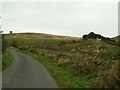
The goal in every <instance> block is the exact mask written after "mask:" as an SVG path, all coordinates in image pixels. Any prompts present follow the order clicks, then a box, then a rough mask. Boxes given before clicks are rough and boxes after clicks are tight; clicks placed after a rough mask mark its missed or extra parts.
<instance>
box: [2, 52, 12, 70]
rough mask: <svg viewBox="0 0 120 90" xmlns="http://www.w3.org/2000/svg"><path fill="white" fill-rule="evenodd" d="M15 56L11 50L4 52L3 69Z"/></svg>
mask: <svg viewBox="0 0 120 90" xmlns="http://www.w3.org/2000/svg"><path fill="white" fill-rule="evenodd" d="M13 59H14V56H13V55H12V54H11V53H10V51H9V50H7V51H6V52H4V53H3V56H2V71H3V70H5V69H6V68H7V67H8V66H9V65H10V64H11V63H12V61H13Z"/></svg>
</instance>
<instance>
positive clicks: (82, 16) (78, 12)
mask: <svg viewBox="0 0 120 90" xmlns="http://www.w3.org/2000/svg"><path fill="white" fill-rule="evenodd" d="M8 1H9V2H8ZM10 1H11V0H3V1H2V30H4V32H9V31H10V30H12V31H13V32H39V33H49V34H57V35H67V36H80V37H81V36H82V35H83V34H87V33H89V32H91V31H93V32H95V33H99V34H101V35H104V36H107V37H114V36H117V35H118V0H74V2H73V1H72V0H69V1H68V0H42V1H41V0H40V1H39V0H37V1H39V2H35V0H34V2H33V0H32V2H30V1H29V2H28V0H25V1H26V2H23V1H22V0H21V2H15V1H16V0H12V1H14V2H10ZM0 5H1V4H0ZM0 14H1V13H0Z"/></svg>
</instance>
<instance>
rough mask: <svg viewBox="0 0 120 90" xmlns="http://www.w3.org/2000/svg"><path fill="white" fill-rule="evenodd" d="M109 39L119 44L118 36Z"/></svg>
mask: <svg viewBox="0 0 120 90" xmlns="http://www.w3.org/2000/svg"><path fill="white" fill-rule="evenodd" d="M111 39H113V40H115V41H116V42H120V35H118V36H116V37H113V38H111Z"/></svg>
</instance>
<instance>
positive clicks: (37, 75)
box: [2, 50, 58, 88]
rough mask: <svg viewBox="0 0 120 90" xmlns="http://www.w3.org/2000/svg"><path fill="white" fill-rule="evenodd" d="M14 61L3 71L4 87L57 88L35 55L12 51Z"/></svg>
mask: <svg viewBox="0 0 120 90" xmlns="http://www.w3.org/2000/svg"><path fill="white" fill-rule="evenodd" d="M12 53H13V54H14V56H15V60H14V61H13V63H12V64H11V65H10V66H9V67H8V68H7V69H6V70H5V71H3V80H2V81H3V85H2V86H3V88H57V87H58V86H57V84H56V82H55V81H54V80H53V78H52V77H51V76H50V75H49V73H48V72H47V70H46V69H45V68H44V67H43V65H41V64H40V63H39V62H38V61H37V60H35V59H34V58H33V57H31V56H29V55H26V54H22V53H18V52H16V51H15V50H13V51H12Z"/></svg>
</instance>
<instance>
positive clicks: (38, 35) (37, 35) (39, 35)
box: [7, 33, 80, 40]
mask: <svg viewBox="0 0 120 90" xmlns="http://www.w3.org/2000/svg"><path fill="white" fill-rule="evenodd" d="M7 35H10V34H7ZM12 36H13V37H16V36H17V37H18V36H20V37H23V38H27V37H29V38H30V37H31V38H41V39H65V40H79V39H80V37H72V36H60V35H53V34H45V33H13V34H12Z"/></svg>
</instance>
